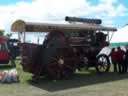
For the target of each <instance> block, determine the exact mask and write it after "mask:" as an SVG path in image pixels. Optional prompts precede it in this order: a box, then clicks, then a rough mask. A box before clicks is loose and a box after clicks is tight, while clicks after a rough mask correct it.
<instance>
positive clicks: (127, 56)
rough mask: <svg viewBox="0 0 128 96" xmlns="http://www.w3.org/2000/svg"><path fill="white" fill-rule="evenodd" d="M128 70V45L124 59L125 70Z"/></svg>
mask: <svg viewBox="0 0 128 96" xmlns="http://www.w3.org/2000/svg"><path fill="white" fill-rule="evenodd" d="M127 70H128V47H127V48H126V52H125V59H124V66H123V72H124V73H125V72H127Z"/></svg>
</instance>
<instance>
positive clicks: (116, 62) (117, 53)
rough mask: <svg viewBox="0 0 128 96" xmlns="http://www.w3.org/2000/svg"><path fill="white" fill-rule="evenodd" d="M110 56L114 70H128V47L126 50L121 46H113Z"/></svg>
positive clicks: (122, 71)
mask: <svg viewBox="0 0 128 96" xmlns="http://www.w3.org/2000/svg"><path fill="white" fill-rule="evenodd" d="M110 56H111V60H112V64H113V68H114V72H119V73H126V72H128V47H126V51H124V50H123V49H121V47H117V48H112V51H111V54H110Z"/></svg>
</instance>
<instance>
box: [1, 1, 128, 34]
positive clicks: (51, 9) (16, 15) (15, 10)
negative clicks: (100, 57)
mask: <svg viewBox="0 0 128 96" xmlns="http://www.w3.org/2000/svg"><path fill="white" fill-rule="evenodd" d="M127 4H128V0H0V29H4V30H5V31H6V32H11V30H10V26H11V24H12V23H13V22H14V21H16V20H18V19H22V20H25V21H33V22H44V21H53V22H64V19H65V16H74V17H83V18H100V19H102V22H103V23H102V24H103V25H107V26H114V27H117V28H121V27H123V26H124V25H126V24H128V6H127Z"/></svg>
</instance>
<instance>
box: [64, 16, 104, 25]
mask: <svg viewBox="0 0 128 96" xmlns="http://www.w3.org/2000/svg"><path fill="white" fill-rule="evenodd" d="M65 21H69V22H83V23H90V24H101V23H102V20H101V19H88V18H78V17H69V16H66V17H65Z"/></svg>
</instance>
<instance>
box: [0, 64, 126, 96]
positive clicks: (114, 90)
mask: <svg viewBox="0 0 128 96" xmlns="http://www.w3.org/2000/svg"><path fill="white" fill-rule="evenodd" d="M10 68H11V67H10V66H3V67H1V66H0V70H4V69H10ZM17 70H18V72H19V74H20V83H13V84H0V96H128V91H127V90H128V74H118V73H113V72H109V73H105V74H97V73H96V72H95V70H90V71H89V72H85V71H82V72H77V73H76V74H75V75H74V76H73V77H71V78H70V79H69V80H57V81H52V80H48V79H47V78H43V79H41V80H40V82H38V83H33V82H31V74H29V73H25V72H23V71H22V67H21V66H20V65H19V64H18V62H17Z"/></svg>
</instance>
